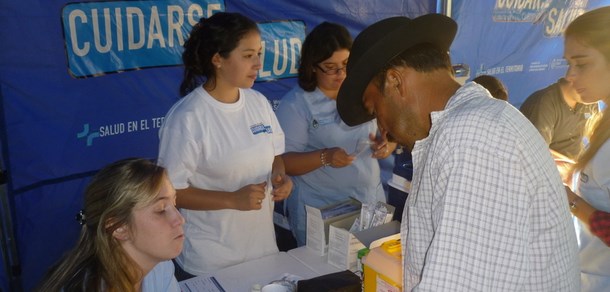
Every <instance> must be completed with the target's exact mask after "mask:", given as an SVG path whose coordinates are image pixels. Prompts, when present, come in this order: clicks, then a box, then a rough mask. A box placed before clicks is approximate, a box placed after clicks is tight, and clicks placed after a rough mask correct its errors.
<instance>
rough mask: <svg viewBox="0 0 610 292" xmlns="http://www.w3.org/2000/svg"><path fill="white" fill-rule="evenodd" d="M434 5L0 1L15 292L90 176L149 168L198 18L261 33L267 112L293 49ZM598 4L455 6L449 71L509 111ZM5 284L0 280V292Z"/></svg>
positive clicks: (52, 246) (55, 243) (53, 244)
mask: <svg viewBox="0 0 610 292" xmlns="http://www.w3.org/2000/svg"><path fill="white" fill-rule="evenodd" d="M437 2H439V3H440V2H443V1H433V0H428V1H421V0H419V1H418V0H383V1H382V0H372V1H371V0H350V1H344V0H339V1H318V0H295V1H286V0H235V1H231V0H226V1H221V0H167V1H161V0H155V1H79V2H66V1H60V0H44V1H43V0H22V1H8V0H2V1H0V99H1V103H0V118H1V119H0V139H1V142H2V144H1V149H2V161H1V162H2V164H3V167H5V169H6V170H7V171H8V175H9V176H8V179H9V180H8V185H7V188H8V199H9V202H10V208H11V216H12V223H13V227H14V230H15V234H14V235H15V240H16V244H17V248H18V258H19V260H20V267H19V268H20V269H21V275H20V276H21V278H22V279H24V280H23V281H22V285H23V287H24V288H25V290H30V289H31V288H32V287H33V286H34V285H35V283H36V282H38V280H40V278H41V277H42V275H43V273H44V272H45V271H46V270H47V268H48V267H49V266H50V265H51V264H52V263H53V262H55V261H56V260H57V259H58V258H59V257H60V256H61V255H62V253H64V252H65V251H66V250H68V249H69V248H70V247H72V246H73V244H74V242H75V240H76V238H77V234H78V231H79V226H78V224H77V223H76V221H75V220H74V215H75V214H76V212H77V211H78V210H79V209H80V208H81V204H82V191H83V188H84V186H85V185H86V184H87V182H88V180H89V178H90V176H91V175H92V174H93V173H95V172H96V171H97V170H98V169H99V168H100V167H102V166H103V165H106V164H108V163H109V162H112V161H114V160H117V159H120V158H124V157H130V156H139V157H148V158H154V157H156V156H157V150H158V145H157V144H158V138H157V129H158V128H159V126H160V125H161V123H162V118H163V116H164V115H165V113H166V111H167V110H168V109H169V107H170V106H171V105H172V104H173V103H174V102H175V101H176V100H177V99H178V98H179V96H178V86H179V84H180V81H181V77H182V67H181V66H180V58H179V56H180V55H179V54H180V52H181V47H180V42H181V40H183V37H184V34H185V33H186V32H187V31H188V29H189V28H190V26H192V24H193V21H196V20H197V18H198V17H200V16H207V15H210V13H214V12H216V11H231V12H240V13H243V14H245V15H247V16H249V17H251V18H252V19H254V20H255V21H257V22H258V23H259V24H260V26H261V30H262V32H263V41H264V42H265V43H264V44H265V49H266V51H265V56H264V57H265V63H264V66H263V69H261V71H260V72H259V81H258V82H257V83H256V84H255V86H254V87H255V89H258V90H260V91H261V92H263V93H264V94H265V95H266V96H267V97H268V98H269V99H270V101H271V102H272V103H273V104H274V105H277V103H278V102H279V100H280V98H281V96H282V95H283V94H284V93H285V92H286V91H287V90H288V89H289V88H291V87H292V86H294V85H295V83H296V82H295V78H294V73H295V72H294V68H296V67H295V66H296V65H295V64H296V60H298V48H299V46H300V42H301V41H302V38H303V37H304V35H305V34H306V33H307V32H308V31H309V30H311V28H312V27H314V26H315V25H317V24H319V23H320V22H322V21H325V20H328V21H332V22H337V23H341V24H343V25H345V26H347V27H348V29H349V30H350V32H351V33H352V35H353V36H356V35H357V34H358V32H360V31H361V30H362V29H363V28H364V27H366V26H367V25H368V24H370V23H373V22H375V21H377V20H379V19H383V18H386V17H390V16H396V15H404V16H408V17H416V16H419V15H422V14H425V13H429V12H434V11H438V10H439V7H437ZM609 4H610V0H603V1H602V0H540V1H525V0H495V1H467V0H454V1H452V9H451V11H450V12H451V16H452V17H453V18H454V19H455V20H456V21H457V22H458V25H459V29H458V35H457V37H456V40H455V42H454V45H453V46H452V49H451V55H452V60H453V61H454V63H462V64H466V66H468V67H469V68H470V77H471V78H473V77H475V76H476V75H478V74H490V75H495V76H497V77H499V78H500V79H501V80H502V81H503V82H504V83H505V84H506V85H507V87H508V89H509V96H510V97H509V98H510V102H511V103H512V104H513V105H515V106H519V105H520V104H521V103H522V102H523V100H524V99H525V98H526V97H527V96H528V95H529V94H530V93H532V92H533V91H535V90H537V89H539V88H543V87H545V86H547V85H548V84H550V83H552V82H554V81H555V80H556V79H558V78H559V77H560V76H562V75H563V74H564V73H565V70H566V62H565V60H563V58H562V51H563V39H562V38H561V35H560V33H561V30H562V29H563V27H565V24H567V23H568V22H569V21H570V20H571V19H573V18H574V17H575V16H577V15H578V14H580V13H582V12H583V11H586V10H590V9H592V8H595V7H599V6H603V5H609ZM127 15H129V17H127ZM119 28H120V29H119ZM0 210H1V209H0ZM2 215H3V216H5V215H6V214H2ZM3 218H4V217H3ZM3 248H5V247H3ZM5 260H6V259H5ZM8 279H9V277H8V274H7V273H6V271H4V270H3V269H1V268H0V290H2V291H8V290H9V286H8Z"/></svg>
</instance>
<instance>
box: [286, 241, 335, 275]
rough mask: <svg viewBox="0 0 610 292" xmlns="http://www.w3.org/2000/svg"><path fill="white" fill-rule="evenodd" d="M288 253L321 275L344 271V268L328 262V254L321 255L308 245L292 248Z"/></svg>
mask: <svg viewBox="0 0 610 292" xmlns="http://www.w3.org/2000/svg"><path fill="white" fill-rule="evenodd" d="M288 254H289V255H290V256H292V257H293V258H295V259H296V260H298V261H299V262H301V263H302V264H303V265H305V266H307V267H308V268H310V269H312V270H313V271H315V272H316V273H318V274H319V275H326V274H330V273H335V272H340V271H342V269H339V268H337V267H335V266H333V265H330V264H328V262H327V259H328V254H326V255H323V256H320V255H318V254H317V253H316V252H314V251H313V250H311V249H309V248H307V247H306V246H301V247H297V248H295V249H291V250H289V251H288Z"/></svg>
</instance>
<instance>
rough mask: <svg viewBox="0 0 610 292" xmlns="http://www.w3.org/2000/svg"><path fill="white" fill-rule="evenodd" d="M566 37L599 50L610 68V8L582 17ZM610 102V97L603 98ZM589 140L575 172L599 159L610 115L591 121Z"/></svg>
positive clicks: (608, 135)
mask: <svg viewBox="0 0 610 292" xmlns="http://www.w3.org/2000/svg"><path fill="white" fill-rule="evenodd" d="M564 34H565V38H566V39H567V38H568V37H569V38H573V39H574V40H577V41H579V42H580V43H582V44H584V45H586V46H589V47H592V48H594V49H595V50H597V51H599V52H600V53H601V54H602V55H603V56H604V58H605V60H606V63H609V66H610V6H606V7H601V8H597V9H594V10H591V11H588V12H586V13H584V14H582V15H580V16H578V17H577V18H576V19H574V21H572V22H571V23H570V24H569V25H568V27H567V28H566V31H565V33H564ZM602 100H603V101H604V102H606V103H608V101H610V95H609V96H605V97H602ZM584 136H585V137H587V138H588V139H589V144H588V146H587V148H585V149H584V150H583V152H581V154H580V155H579V157H578V160H577V162H576V164H575V165H574V170H581V169H583V168H584V166H585V165H587V163H589V161H591V159H593V157H594V156H595V154H596V153H597V151H599V149H600V148H601V147H602V145H603V144H604V143H605V142H606V141H607V140H608V139H610V115H607V114H604V113H603V112H601V111H600V112H599V113H597V114H596V115H595V116H594V117H592V118H591V119H589V121H588V122H587V126H586V128H585V135H584Z"/></svg>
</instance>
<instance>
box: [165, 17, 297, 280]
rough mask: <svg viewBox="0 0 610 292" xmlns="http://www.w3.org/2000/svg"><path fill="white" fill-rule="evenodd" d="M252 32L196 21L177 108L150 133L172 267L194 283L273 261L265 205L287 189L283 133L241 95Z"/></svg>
mask: <svg viewBox="0 0 610 292" xmlns="http://www.w3.org/2000/svg"><path fill="white" fill-rule="evenodd" d="M261 49H262V48H261V37H260V32H259V30H258V27H257V25H256V23H254V22H253V21H252V20H250V19H248V18H247V17H245V16H243V15H241V14H238V13H227V12H219V13H216V14H214V15H212V16H211V17H210V18H208V19H201V20H200V21H199V23H198V24H196V25H195V26H194V27H193V29H192V31H191V34H190V37H189V39H188V40H187V41H186V42H185V44H184V52H183V54H182V59H183V63H184V67H185V71H184V80H183V82H182V85H181V87H180V91H181V94H182V95H183V96H184V97H183V98H181V99H180V100H179V101H178V102H177V103H176V104H174V106H173V107H172V108H171V109H170V110H169V112H168V113H167V115H166V117H165V120H164V125H163V127H162V128H161V130H160V132H159V136H160V147H159V163H160V164H161V165H163V166H165V167H166V168H167V170H168V173H169V177H170V180H171V181H172V183H173V184H174V186H175V188H176V189H177V206H178V207H179V208H180V211H181V212H182V214H183V216H184V217H185V219H186V221H187V223H186V224H185V236H186V240H185V243H184V250H183V251H182V253H181V254H180V256H178V258H176V261H177V262H178V264H179V265H180V267H181V268H182V269H183V270H184V271H186V272H188V273H190V274H194V275H201V274H203V273H206V272H210V271H215V270H218V269H221V268H224V267H227V266H230V265H235V264H238V263H241V262H244V261H248V260H252V259H256V258H259V257H262V256H265V255H269V254H272V253H276V252H278V248H277V244H276V241H275V232H274V228H273V217H272V215H273V213H272V212H273V204H274V202H275V201H279V200H284V199H285V198H286V197H287V196H288V195H289V194H290V191H291V189H292V181H291V180H290V178H288V177H287V176H286V175H285V171H284V163H283V160H282V158H281V156H280V155H281V154H282V153H283V152H284V133H283V132H282V129H281V128H280V125H279V124H278V121H277V119H276V117H275V114H274V112H273V110H272V108H271V105H270V104H269V102H268V100H267V99H266V98H265V96H263V95H262V94H261V93H259V92H258V91H255V90H252V89H250V88H251V87H252V86H253V84H254V81H255V80H256V77H257V74H258V71H259V69H260V68H261V66H262V64H261V59H260V53H261Z"/></svg>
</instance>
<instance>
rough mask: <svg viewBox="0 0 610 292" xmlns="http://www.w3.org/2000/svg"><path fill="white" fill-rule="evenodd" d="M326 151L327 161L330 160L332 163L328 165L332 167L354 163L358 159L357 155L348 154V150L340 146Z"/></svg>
mask: <svg viewBox="0 0 610 292" xmlns="http://www.w3.org/2000/svg"><path fill="white" fill-rule="evenodd" d="M324 151H326V154H325V155H326V161H328V163H329V164H330V165H328V166H330V167H334V168H341V167H346V166H348V165H350V164H352V162H354V159H356V156H352V155H349V154H347V152H345V150H344V149H343V148H340V147H333V148H328V149H326V150H324Z"/></svg>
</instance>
